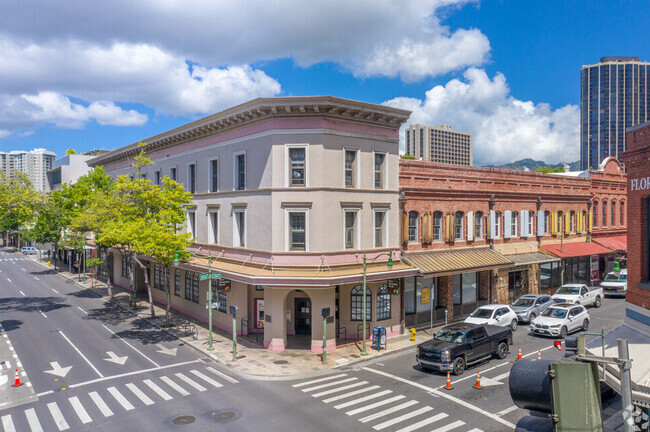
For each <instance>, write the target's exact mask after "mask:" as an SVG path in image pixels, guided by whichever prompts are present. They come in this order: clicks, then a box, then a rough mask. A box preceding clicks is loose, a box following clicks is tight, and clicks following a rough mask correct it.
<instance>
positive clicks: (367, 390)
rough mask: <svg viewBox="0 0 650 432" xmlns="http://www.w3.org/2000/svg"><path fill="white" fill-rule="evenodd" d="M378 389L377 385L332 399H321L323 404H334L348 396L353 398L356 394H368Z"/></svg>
mask: <svg viewBox="0 0 650 432" xmlns="http://www.w3.org/2000/svg"><path fill="white" fill-rule="evenodd" d="M378 388H379V386H378V385H374V386H370V387H366V388H362V389H360V390H355V391H351V392H349V393H344V394H342V395H338V396H334V397H331V398H328V399H323V402H325V403H330V402H335V401H337V400H341V399H345V398H349V397H350V396H355V395H358V394H361V393H366V392H369V391H372V390H376V389H378Z"/></svg>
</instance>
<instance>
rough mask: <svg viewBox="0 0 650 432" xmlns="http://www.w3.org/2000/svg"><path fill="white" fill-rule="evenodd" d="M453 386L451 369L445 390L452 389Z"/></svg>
mask: <svg viewBox="0 0 650 432" xmlns="http://www.w3.org/2000/svg"><path fill="white" fill-rule="evenodd" d="M452 389H453V387H452V386H451V375H450V374H449V371H447V384H446V385H445V390H452Z"/></svg>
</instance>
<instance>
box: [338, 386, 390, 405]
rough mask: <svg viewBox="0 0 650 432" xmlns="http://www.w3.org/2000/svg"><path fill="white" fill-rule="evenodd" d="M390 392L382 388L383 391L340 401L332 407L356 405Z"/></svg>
mask: <svg viewBox="0 0 650 432" xmlns="http://www.w3.org/2000/svg"><path fill="white" fill-rule="evenodd" d="M392 392H393V391H392V390H383V391H380V392H379V393H374V394H371V395H369V396H364V397H362V398H359V399H354V400H351V401H348V402H345V403H342V404H339V405H335V406H334V408H336V409H341V408H347V407H349V406H352V405H356V404H359V403H362V402H366V401H369V400H372V399H377V398H378V397H382V396H384V395H387V394H389V393H392Z"/></svg>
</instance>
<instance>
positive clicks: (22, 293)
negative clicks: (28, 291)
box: [18, 291, 27, 297]
mask: <svg viewBox="0 0 650 432" xmlns="http://www.w3.org/2000/svg"><path fill="white" fill-rule="evenodd" d="M18 292H19V293H21V294H22V295H23V297H27V296H26V295H25V293H24V292H22V291H18Z"/></svg>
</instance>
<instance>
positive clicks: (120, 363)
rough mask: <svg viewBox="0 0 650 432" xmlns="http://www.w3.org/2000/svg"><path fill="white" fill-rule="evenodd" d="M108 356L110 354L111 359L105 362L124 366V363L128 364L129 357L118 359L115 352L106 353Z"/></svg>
mask: <svg viewBox="0 0 650 432" xmlns="http://www.w3.org/2000/svg"><path fill="white" fill-rule="evenodd" d="M106 354H108V357H109V358H107V359H104V360H106V361H109V362H113V363H117V364H119V365H124V363H126V359H127V358H129V356H124V357H118V356H117V355H116V354H115V353H114V352H113V351H106Z"/></svg>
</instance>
